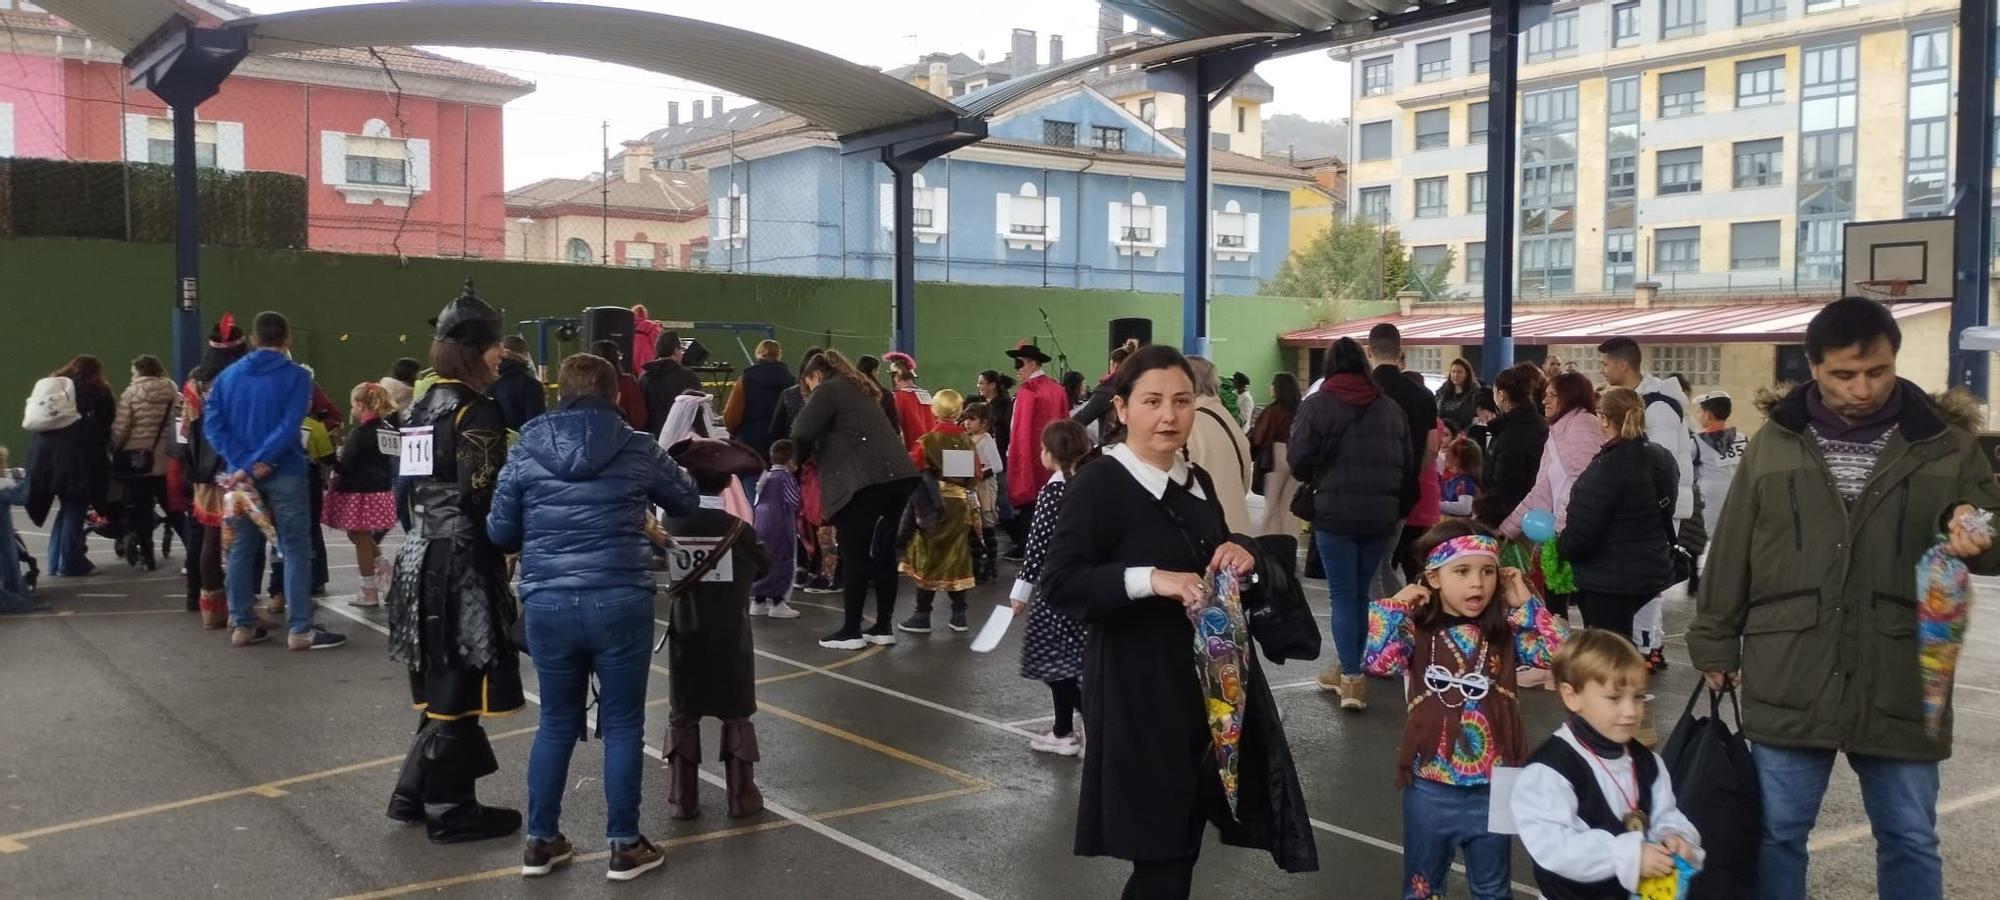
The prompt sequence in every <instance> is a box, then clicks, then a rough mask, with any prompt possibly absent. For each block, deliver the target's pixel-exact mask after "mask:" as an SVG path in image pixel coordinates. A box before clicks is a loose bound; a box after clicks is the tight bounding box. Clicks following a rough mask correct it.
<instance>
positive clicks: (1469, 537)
mask: <svg viewBox="0 0 2000 900" xmlns="http://www.w3.org/2000/svg"><path fill="white" fill-rule="evenodd" d="M1461 556H1490V557H1492V558H1493V559H1494V561H1496V562H1497V561H1499V559H1500V541H1499V539H1497V538H1494V537H1490V536H1488V535H1484V534H1462V535H1459V536H1458V537H1455V538H1452V539H1451V540H1448V541H1445V542H1444V543H1442V544H1439V545H1437V547H1436V548H1435V549H1433V550H1432V551H1431V555H1430V556H1429V557H1428V558H1427V559H1425V560H1424V569H1425V571H1429V570H1431V569H1437V568H1442V567H1444V565H1445V564H1447V563H1449V562H1451V561H1452V560H1454V559H1457V558H1459V557H1461Z"/></svg>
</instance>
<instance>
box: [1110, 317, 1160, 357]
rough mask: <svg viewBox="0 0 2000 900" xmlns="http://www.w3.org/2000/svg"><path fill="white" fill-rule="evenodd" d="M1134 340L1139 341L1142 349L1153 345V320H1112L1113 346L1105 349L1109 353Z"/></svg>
mask: <svg viewBox="0 0 2000 900" xmlns="http://www.w3.org/2000/svg"><path fill="white" fill-rule="evenodd" d="M1133 339H1137V340H1138V341H1139V345H1140V346H1142V347H1143V346H1145V345H1147V344H1150V343H1152V342H1153V320H1152V319H1140V318H1130V319H1112V320H1111V345H1110V346H1109V347H1107V348H1105V349H1106V351H1107V352H1108V351H1111V350H1116V349H1118V346H1119V345H1120V344H1123V343H1125V342H1126V341H1129V340H1133Z"/></svg>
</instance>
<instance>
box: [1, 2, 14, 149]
mask: <svg viewBox="0 0 2000 900" xmlns="http://www.w3.org/2000/svg"><path fill="white" fill-rule="evenodd" d="M4 2H5V0H0V3H4ZM13 155H14V104H12V103H0V159H4V158H6V157H9V156H13Z"/></svg>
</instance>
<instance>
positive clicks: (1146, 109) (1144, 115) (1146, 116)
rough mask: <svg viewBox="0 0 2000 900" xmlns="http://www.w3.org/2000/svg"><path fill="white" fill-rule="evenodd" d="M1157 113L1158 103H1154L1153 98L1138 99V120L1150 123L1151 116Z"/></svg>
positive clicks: (1151, 122) (1151, 121) (1151, 120)
mask: <svg viewBox="0 0 2000 900" xmlns="http://www.w3.org/2000/svg"><path fill="white" fill-rule="evenodd" d="M1157 115H1159V104H1157V103H1155V102H1154V100H1153V98H1151V97H1147V98H1146V99H1144V100H1141V101H1139V121H1141V122H1144V123H1146V124H1148V125H1151V124H1153V117H1155V116H1157Z"/></svg>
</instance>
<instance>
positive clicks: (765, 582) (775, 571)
mask: <svg viewBox="0 0 2000 900" xmlns="http://www.w3.org/2000/svg"><path fill="white" fill-rule="evenodd" d="M797 455H798V448H797V447H795V446H794V445H793V444H792V442H791V441H788V440H781V441H774V442H772V444H771V452H770V457H771V468H770V469H768V470H766V471H765V472H764V475H763V477H761V478H759V479H758V480H757V503H756V510H755V512H753V513H752V514H751V523H752V524H754V525H755V526H756V527H757V540H759V541H762V542H763V544H764V549H765V550H768V551H770V553H771V571H769V572H766V573H764V577H762V578H759V579H757V583H756V584H753V585H751V586H750V614H751V615H753V616H769V617H771V618H773V619H796V618H798V617H799V611H798V610H796V609H793V608H792V604H791V603H789V602H787V601H788V600H790V599H791V596H792V579H793V576H794V575H795V574H796V573H795V572H794V571H793V569H792V567H793V565H794V561H795V560H796V559H797V556H798V546H799V479H798V471H799V467H798V462H797Z"/></svg>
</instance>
